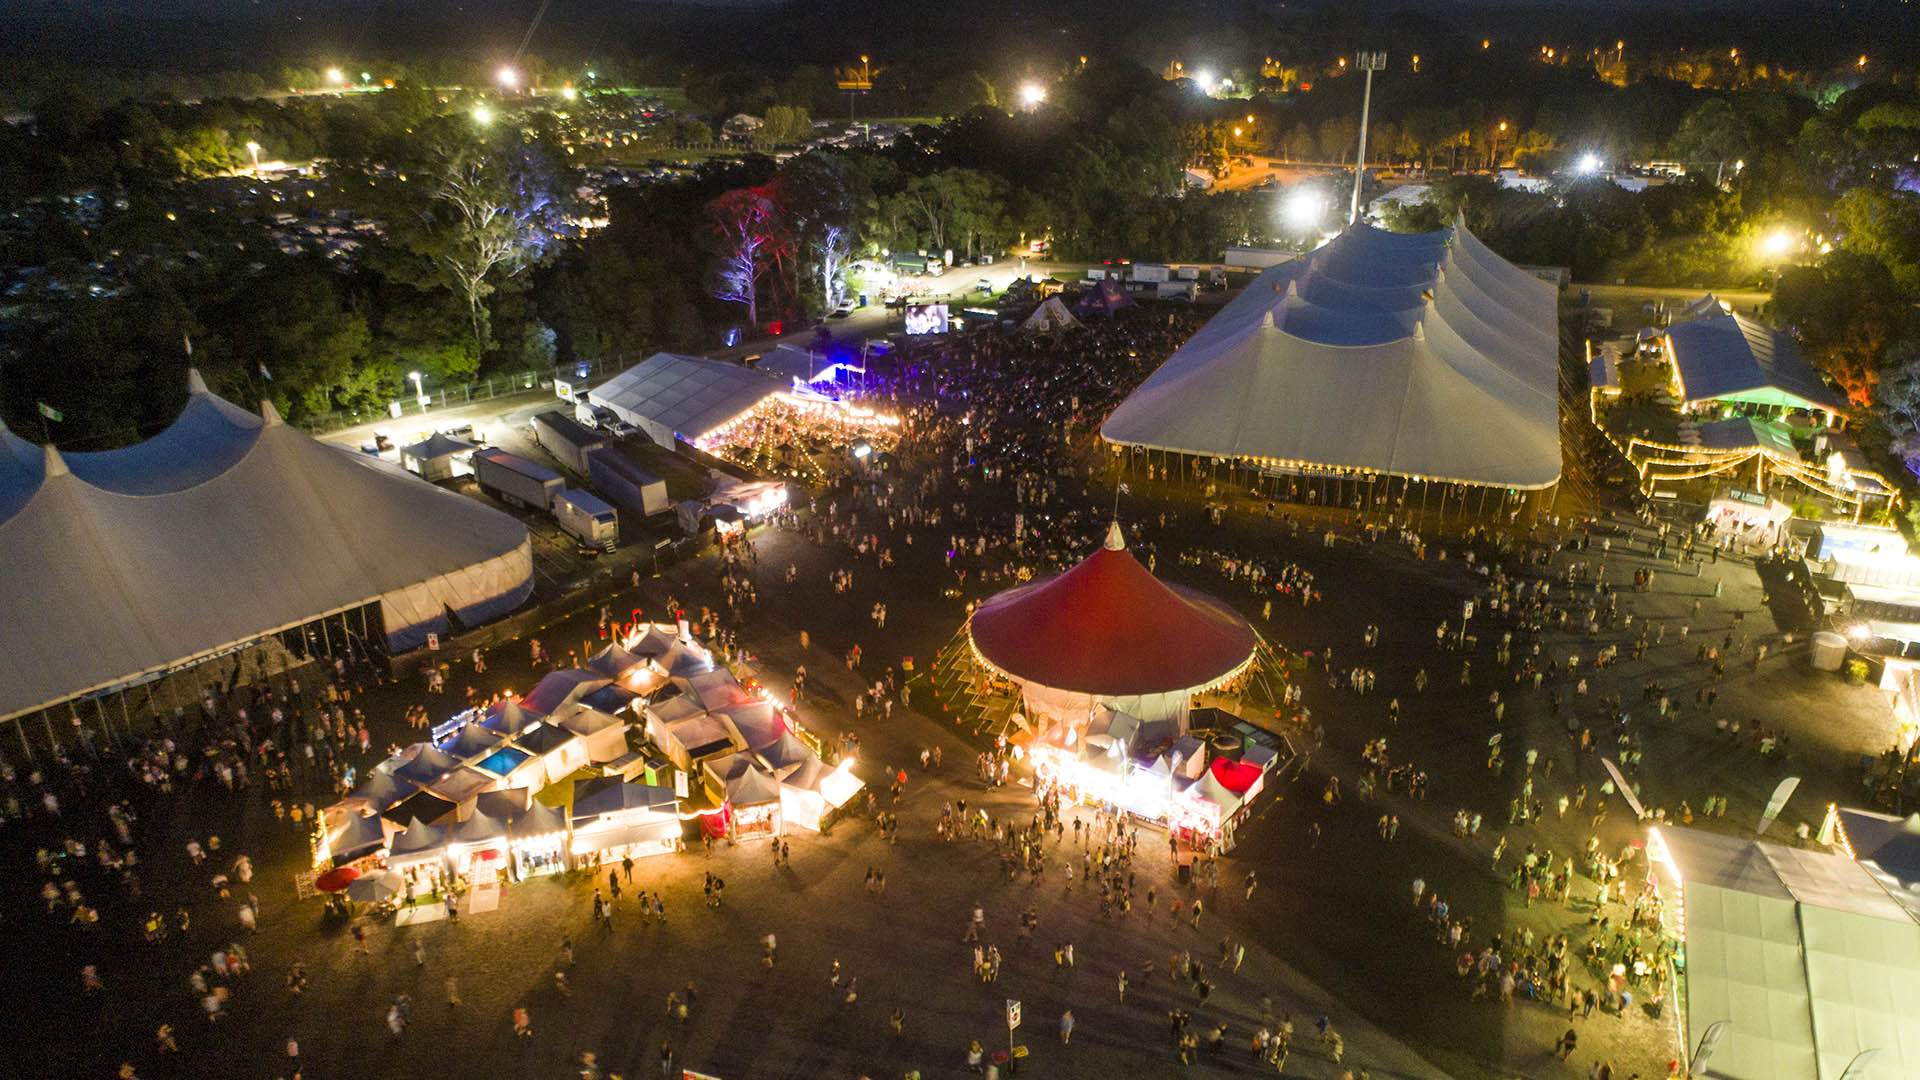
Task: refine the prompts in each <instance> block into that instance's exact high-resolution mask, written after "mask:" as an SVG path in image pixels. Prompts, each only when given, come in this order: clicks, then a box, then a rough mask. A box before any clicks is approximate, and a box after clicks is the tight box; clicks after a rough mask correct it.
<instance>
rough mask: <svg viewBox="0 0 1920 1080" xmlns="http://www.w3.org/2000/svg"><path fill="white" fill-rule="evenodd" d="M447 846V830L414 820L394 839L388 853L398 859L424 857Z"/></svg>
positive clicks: (388, 846)
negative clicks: (411, 856) (414, 856)
mask: <svg viewBox="0 0 1920 1080" xmlns="http://www.w3.org/2000/svg"><path fill="white" fill-rule="evenodd" d="M446 846H447V830H446V829H444V828H442V827H441V826H439V825H429V824H427V823H426V822H424V821H421V820H420V819H419V818H414V819H413V820H412V821H410V822H408V823H407V827H406V828H405V829H403V830H402V831H401V832H400V833H399V834H398V835H396V836H395V837H394V838H393V842H392V843H390V844H388V845H387V852H388V854H390V855H392V856H394V857H396V858H398V857H401V856H407V855H423V854H426V853H427V852H430V851H434V850H437V849H439V848H443V847H446Z"/></svg>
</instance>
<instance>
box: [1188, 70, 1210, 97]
mask: <svg viewBox="0 0 1920 1080" xmlns="http://www.w3.org/2000/svg"><path fill="white" fill-rule="evenodd" d="M1193 85H1195V86H1197V87H1199V88H1200V92H1201V93H1203V94H1211V93H1213V72H1211V71H1208V70H1206V69H1205V68H1202V69H1200V70H1199V71H1196V72H1194V73H1193Z"/></svg>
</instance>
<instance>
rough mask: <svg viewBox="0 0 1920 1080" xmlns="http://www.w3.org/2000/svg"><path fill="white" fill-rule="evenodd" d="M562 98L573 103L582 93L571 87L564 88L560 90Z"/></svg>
mask: <svg viewBox="0 0 1920 1080" xmlns="http://www.w3.org/2000/svg"><path fill="white" fill-rule="evenodd" d="M560 96H561V97H563V98H566V99H567V100H568V101H572V100H573V99H574V98H577V97H579V96H580V91H578V90H575V89H574V88H573V87H571V86H563V87H561V88H560Z"/></svg>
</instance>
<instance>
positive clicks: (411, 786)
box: [347, 769, 420, 813]
mask: <svg viewBox="0 0 1920 1080" xmlns="http://www.w3.org/2000/svg"><path fill="white" fill-rule="evenodd" d="M419 789H420V785H419V784H417V783H415V782H414V781H412V780H409V779H407V778H406V777H404V776H394V775H393V774H392V773H389V772H386V771H384V770H381V769H374V770H372V771H370V772H368V773H367V778H366V779H365V780H362V781H360V784H359V786H358V787H356V788H354V789H353V792H352V793H351V794H349V795H348V796H347V797H348V798H350V799H359V800H361V801H363V802H365V803H366V804H367V805H368V806H370V807H372V808H373V810H374V811H375V812H376V813H378V812H379V811H382V810H385V809H386V808H387V807H389V806H392V805H393V804H394V803H397V802H399V801H400V800H401V799H404V798H406V797H407V796H409V795H411V794H413V793H414V792H415V791H418V790H419Z"/></svg>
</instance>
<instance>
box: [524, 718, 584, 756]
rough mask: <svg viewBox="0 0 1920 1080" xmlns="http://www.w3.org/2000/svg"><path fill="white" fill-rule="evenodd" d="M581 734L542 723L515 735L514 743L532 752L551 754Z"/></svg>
mask: <svg viewBox="0 0 1920 1080" xmlns="http://www.w3.org/2000/svg"><path fill="white" fill-rule="evenodd" d="M577 738H579V735H578V734H576V733H575V732H571V731H568V730H566V729H565V728H561V727H556V726H555V725H553V724H541V725H540V726H538V727H535V728H531V729H529V730H527V731H523V732H521V733H520V734H518V735H515V736H514V737H513V744H514V745H515V746H518V747H520V748H521V749H523V750H525V751H527V752H528V753H530V754H549V753H552V752H553V751H555V750H557V749H559V748H560V747H562V746H564V745H566V743H567V742H568V741H569V740H571V739H577Z"/></svg>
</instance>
